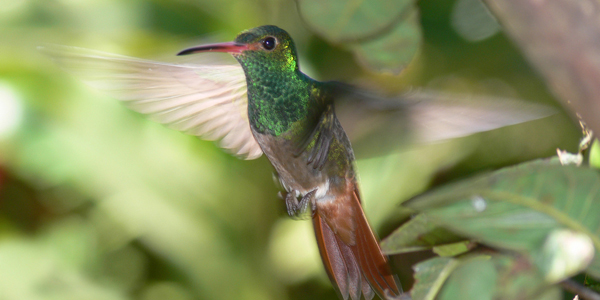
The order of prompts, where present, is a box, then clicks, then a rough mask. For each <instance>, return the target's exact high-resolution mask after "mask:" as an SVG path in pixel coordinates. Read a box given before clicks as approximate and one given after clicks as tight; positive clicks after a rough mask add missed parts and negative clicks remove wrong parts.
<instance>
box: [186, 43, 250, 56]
mask: <svg viewBox="0 0 600 300" xmlns="http://www.w3.org/2000/svg"><path fill="white" fill-rule="evenodd" d="M244 50H248V45H246V44H238V43H236V42H228V43H219V44H210V45H202V46H196V47H192V48H188V49H185V50H183V51H181V52H179V53H177V55H188V54H192V53H198V52H227V53H242V51H244Z"/></svg>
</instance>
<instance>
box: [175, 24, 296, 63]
mask: <svg viewBox="0 0 600 300" xmlns="http://www.w3.org/2000/svg"><path fill="white" fill-rule="evenodd" d="M198 52H228V53H230V54H231V55H233V56H234V57H235V58H236V59H237V60H238V61H239V62H240V64H241V65H242V67H244V69H245V70H246V71H248V69H249V68H251V69H254V70H257V69H262V70H261V73H262V72H264V71H283V72H285V71H297V70H298V60H297V56H296V46H295V45H294V41H292V38H291V37H290V35H289V34H288V33H287V32H286V31H285V30H283V29H281V28H279V27H277V26H274V25H265V26H260V27H256V28H252V29H249V30H246V31H243V32H242V33H240V34H239V35H238V36H237V37H236V38H235V40H234V41H233V42H230V43H220V44H211V45H203V46H197V47H193V48H189V49H185V50H183V51H181V52H180V53H179V54H178V55H186V54H191V53H198Z"/></svg>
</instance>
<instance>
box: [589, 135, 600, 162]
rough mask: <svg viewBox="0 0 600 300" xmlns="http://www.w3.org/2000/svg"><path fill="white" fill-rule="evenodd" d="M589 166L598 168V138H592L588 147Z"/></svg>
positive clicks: (599, 158) (599, 146) (599, 147)
mask: <svg viewBox="0 0 600 300" xmlns="http://www.w3.org/2000/svg"><path fill="white" fill-rule="evenodd" d="M590 166H591V167H594V168H596V169H600V143H599V142H598V139H594V142H592V147H591V148H590Z"/></svg>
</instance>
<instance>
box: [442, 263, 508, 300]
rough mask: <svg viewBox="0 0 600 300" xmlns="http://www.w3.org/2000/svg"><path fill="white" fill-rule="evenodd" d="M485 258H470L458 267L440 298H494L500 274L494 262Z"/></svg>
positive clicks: (477, 299) (485, 299)
mask: <svg viewBox="0 0 600 300" xmlns="http://www.w3.org/2000/svg"><path fill="white" fill-rule="evenodd" d="M484 258H485V257H478V258H476V259H471V260H468V261H466V262H464V263H462V264H461V265H460V266H459V267H458V268H456V270H455V271H454V272H453V273H452V275H451V276H450V278H449V279H448V282H446V284H445V285H444V288H443V289H442V291H441V292H440V296H439V298H438V299H441V300H446V299H464V300H467V299H473V300H488V299H489V300H492V299H493V296H494V294H495V292H496V288H497V286H496V278H497V276H498V275H497V271H496V269H495V267H494V263H493V262H492V261H490V260H489V259H484Z"/></svg>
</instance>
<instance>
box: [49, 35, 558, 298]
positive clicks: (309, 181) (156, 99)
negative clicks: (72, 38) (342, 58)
mask: <svg viewBox="0 0 600 300" xmlns="http://www.w3.org/2000/svg"><path fill="white" fill-rule="evenodd" d="M41 49H42V50H43V51H45V52H47V53H48V54H49V55H50V56H51V57H52V58H53V59H55V60H56V61H57V62H58V63H59V64H60V65H62V66H63V67H64V68H65V69H67V70H68V71H70V72H72V73H75V74H76V75H78V76H79V77H81V78H82V79H83V80H84V81H85V82H86V83H88V84H90V85H92V86H93V87H96V88H98V89H101V90H103V91H105V92H107V93H109V94H111V95H113V96H114V97H116V98H118V99H120V100H122V101H123V102H124V103H125V104H126V105H127V106H128V107H129V108H131V109H133V110H135V111H137V112H140V113H143V114H147V115H149V117H150V118H151V119H153V120H156V121H158V122H160V123H163V124H166V125H167V126H169V127H171V128H174V129H177V130H180V131H183V132H186V133H189V134H192V135H197V136H201V137H203V138H204V139H208V140H220V146H221V147H223V148H225V149H228V150H229V151H230V152H232V153H233V154H235V155H237V156H239V157H242V158H244V159H255V158H258V157H260V156H261V155H262V154H264V155H265V156H266V157H267V159H268V160H269V161H270V163H271V164H272V166H273V167H274V169H275V174H276V178H277V179H278V181H279V182H280V183H281V186H282V187H283V190H284V191H283V192H281V193H280V197H281V198H283V199H284V200H285V205H286V208H287V213H288V214H289V215H290V216H291V217H294V218H302V217H303V216H306V217H309V218H310V219H311V220H312V223H313V227H314V232H315V236H316V241H317V245H318V248H319V252H320V255H321V258H322V261H323V265H324V267H325V270H326V272H327V274H328V276H329V278H330V280H331V282H332V285H333V286H334V288H335V290H336V291H337V293H338V295H340V298H342V299H344V300H346V299H349V298H350V299H352V300H357V299H360V298H361V297H364V298H365V299H372V298H373V297H374V296H375V294H377V295H378V296H379V297H381V298H382V299H384V297H393V298H397V297H399V296H400V295H401V294H402V292H403V290H402V286H401V284H400V282H399V281H398V279H397V276H396V275H395V274H394V273H393V272H392V270H391V267H390V263H389V259H388V257H387V256H386V255H385V253H384V252H383V251H382V249H381V247H380V246H379V239H378V237H377V235H376V234H375V233H374V231H373V229H372V228H371V226H370V225H369V222H368V220H367V218H366V216H365V212H364V211H363V208H362V205H361V195H360V189H359V183H358V177H357V171H356V167H355V156H354V151H353V148H352V145H351V143H350V139H349V137H348V135H347V134H346V131H345V130H344V127H343V126H342V122H340V120H339V119H338V116H337V114H336V107H338V105H339V104H340V103H342V104H347V103H350V104H352V105H353V106H350V107H352V109H350V111H351V112H350V115H351V120H350V122H347V124H348V126H346V128H347V129H348V128H350V130H351V131H352V132H356V133H357V135H358V136H362V139H363V140H365V139H366V140H369V138H370V137H371V135H370V134H368V133H367V134H365V132H369V131H365V130H364V128H365V127H367V126H363V124H371V125H370V128H377V127H379V128H384V129H389V128H390V127H392V125H393V126H395V127H398V128H402V129H401V130H400V131H398V132H404V131H405V130H406V131H412V132H418V133H419V134H421V135H424V136H430V137H431V136H433V137H432V138H427V137H426V138H424V140H439V139H445V138H451V137H458V136H464V135H468V134H471V133H475V132H479V131H484V130H490V129H494V128H498V127H501V126H506V125H511V124H516V123H520V122H524V121H527V120H532V119H537V118H541V117H544V116H547V115H549V114H551V113H552V110H549V109H546V108H545V107H543V106H540V105H533V104H518V103H516V102H515V101H512V102H511V101H504V102H502V103H501V102H499V101H496V100H494V101H487V102H486V101H479V103H477V104H476V105H470V106H468V105H463V104H464V103H462V102H461V103H458V104H456V103H454V102H453V101H440V100H431V99H432V98H435V97H436V96H439V95H436V94H432V93H414V94H411V95H403V96H402V97H400V98H399V97H395V98H394V99H392V100H396V101H389V100H390V99H387V98H385V97H382V96H380V95H377V94H375V93H371V92H366V91H364V90H361V89H358V88H355V87H353V86H350V85H347V84H343V83H340V82H336V81H327V82H321V81H317V80H315V79H312V78H310V77H309V76H307V75H306V74H304V73H302V72H301V71H300V67H299V63H298V55H297V52H296V47H295V45H294V42H293V40H292V38H291V37H290V35H289V34H288V33H287V32H286V31H284V30H283V29H281V28H279V27H276V26H273V25H266V26H261V27H256V28H253V29H249V30H246V31H243V32H241V33H240V34H239V35H238V36H237V37H236V38H235V40H234V41H233V42H226V43H218V44H209V45H201V46H195V47H191V48H188V49H185V50H183V51H181V52H179V53H178V55H189V54H196V53H205V52H224V53H229V54H230V55H232V56H233V57H234V58H235V59H236V60H237V64H177V63H163V62H156V61H150V60H142V59H137V58H131V57H126V56H120V55H113V54H107V53H101V52H97V51H87V50H82V49H78V48H68V47H42V48H41ZM90 70H92V71H93V70H103V71H106V72H105V73H102V72H87V71H90ZM438 98H440V97H438ZM441 98H443V97H441ZM452 99H453V98H450V100H452ZM398 100H400V101H398ZM445 100H448V97H446V99H445ZM463 102H464V101H463ZM346 110H347V107H346ZM369 112H377V114H375V115H376V117H375V119H377V121H378V122H374V123H373V122H372V121H373V117H372V116H373V115H374V114H369ZM365 116H366V117H365ZM369 116H370V118H369ZM440 116H442V117H441V118H439V117H440ZM436 117H438V118H437V119H436ZM364 120H370V123H365V122H363V121H364ZM382 120H383V121H382ZM436 120H441V121H436ZM436 122H437V123H436ZM373 124H375V125H373ZM407 124H409V125H407ZM411 124H412V125H411ZM415 124H421V125H415ZM407 128H408V129H407ZM428 130H429V131H428ZM371 147H375V148H376V145H373V144H371Z"/></svg>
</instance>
